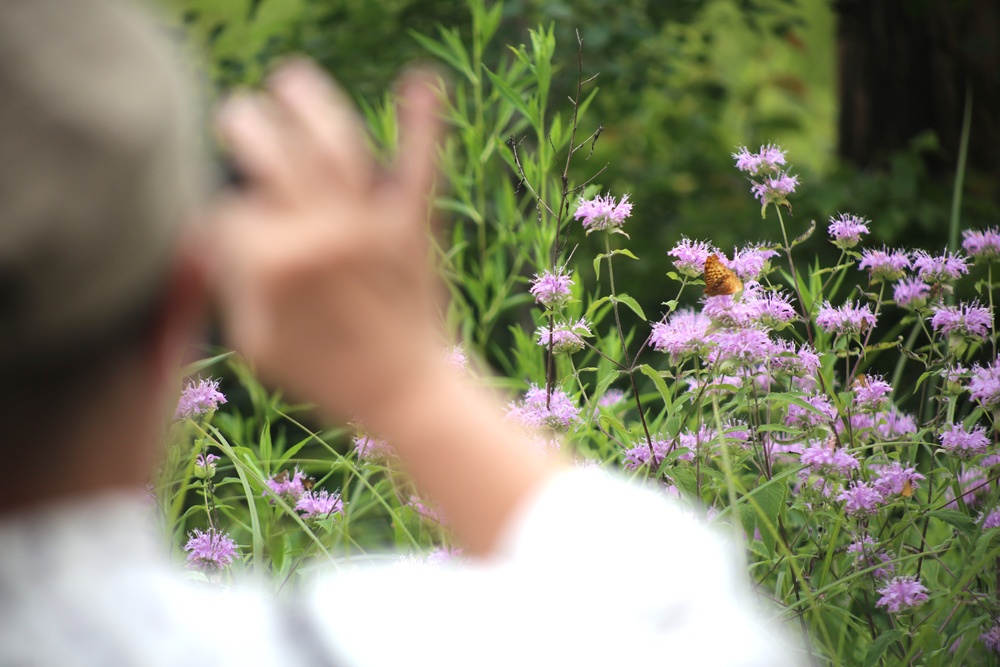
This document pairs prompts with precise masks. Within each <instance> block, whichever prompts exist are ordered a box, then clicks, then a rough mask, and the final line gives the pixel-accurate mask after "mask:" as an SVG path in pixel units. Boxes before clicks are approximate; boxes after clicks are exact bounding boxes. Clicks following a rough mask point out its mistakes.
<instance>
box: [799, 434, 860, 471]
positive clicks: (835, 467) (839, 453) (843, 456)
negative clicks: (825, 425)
mask: <svg viewBox="0 0 1000 667" xmlns="http://www.w3.org/2000/svg"><path fill="white" fill-rule="evenodd" d="M800 459H801V461H802V464H803V465H805V466H808V467H809V469H810V470H811V471H812V472H814V473H817V474H822V475H848V474H849V473H850V472H851V470H856V469H857V468H859V467H860V466H861V464H860V463H858V460H857V459H856V458H854V457H853V456H852V455H850V454H848V453H847V452H845V451H844V450H843V449H840V448H832V447H827V446H826V443H825V442H823V441H814V442H813V443H812V444H810V445H809V446H808V447H806V448H805V449H804V450H803V451H802V456H801V457H800Z"/></svg>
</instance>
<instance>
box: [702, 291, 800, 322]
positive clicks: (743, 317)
mask: <svg viewBox="0 0 1000 667" xmlns="http://www.w3.org/2000/svg"><path fill="white" fill-rule="evenodd" d="M701 312H702V313H703V314H704V315H707V316H708V318H709V319H710V320H711V321H712V322H713V323H715V324H718V325H720V326H724V327H755V328H761V327H764V328H781V327H783V326H784V325H785V324H787V323H788V322H791V321H792V320H793V319H795V318H796V317H797V315H796V313H795V308H793V307H792V304H791V303H790V302H789V300H788V297H787V296H785V295H784V294H782V293H781V292H772V291H767V290H765V289H764V288H763V287H762V286H761V284H760V283H758V282H756V281H751V282H749V283H747V285H746V288H745V289H744V292H743V297H742V298H741V299H739V300H736V299H734V298H733V295H731V294H720V295H718V296H709V297H705V305H704V307H703V308H702V311H701Z"/></svg>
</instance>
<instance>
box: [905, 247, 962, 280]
mask: <svg viewBox="0 0 1000 667" xmlns="http://www.w3.org/2000/svg"><path fill="white" fill-rule="evenodd" d="M913 268H914V270H916V272H917V277H919V278H920V279H921V280H923V281H924V282H926V283H930V284H934V283H946V282H951V281H953V280H958V279H959V278H960V277H961V276H962V275H963V274H965V273H968V272H969V267H968V265H967V264H966V261H965V258H964V257H960V256H959V255H958V254H957V253H950V252H948V251H945V252H944V253H943V254H941V255H937V256H935V255H931V254H929V253H927V252H925V251H923V250H917V251H916V252H915V253H913Z"/></svg>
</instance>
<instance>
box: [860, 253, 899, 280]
mask: <svg viewBox="0 0 1000 667" xmlns="http://www.w3.org/2000/svg"><path fill="white" fill-rule="evenodd" d="M911 266H912V263H911V262H910V255H909V253H906V252H904V251H902V250H892V249H890V248H887V247H885V246H882V249H881V250H872V249H870V248H865V249H864V250H862V251H861V263H859V264H858V268H859V269H861V270H862V271H868V279H869V280H870V281H871V282H873V283H877V282H881V281H887V280H898V279H900V278H902V277H903V275H904V274H905V273H906V270H907V269H909V268H910V267H911Z"/></svg>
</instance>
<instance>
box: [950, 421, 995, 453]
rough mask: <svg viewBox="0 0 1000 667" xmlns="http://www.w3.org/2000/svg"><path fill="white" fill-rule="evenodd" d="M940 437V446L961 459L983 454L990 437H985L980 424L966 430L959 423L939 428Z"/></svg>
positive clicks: (984, 431)
mask: <svg viewBox="0 0 1000 667" xmlns="http://www.w3.org/2000/svg"><path fill="white" fill-rule="evenodd" d="M940 439H941V447H942V448H944V449H945V450H946V451H948V453H950V454H954V455H956V456H958V457H959V458H962V459H971V458H975V457H976V456H978V455H979V454H984V453H985V452H986V450H987V448H989V446H990V439H989V438H988V437H986V429H985V428H983V427H982V426H975V427H973V428H972V430H967V429H966V428H965V427H964V426H962V425H961V424H951V425H950V426H949V427H947V428H942V429H941V436H940Z"/></svg>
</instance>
